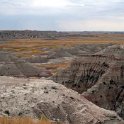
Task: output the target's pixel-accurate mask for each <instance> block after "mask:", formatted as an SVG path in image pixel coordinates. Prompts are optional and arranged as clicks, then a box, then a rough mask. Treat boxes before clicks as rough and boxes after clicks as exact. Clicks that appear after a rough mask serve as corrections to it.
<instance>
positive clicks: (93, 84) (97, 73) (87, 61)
mask: <svg viewBox="0 0 124 124" xmlns="http://www.w3.org/2000/svg"><path fill="white" fill-rule="evenodd" d="M123 55H124V49H123V47H122V46H118V45H116V46H115V45H114V46H111V47H108V48H107V49H105V50H102V51H101V52H99V54H98V53H97V54H95V55H85V56H84V55H83V56H82V57H79V58H77V59H75V60H74V61H73V62H72V64H71V65H70V67H68V68H67V69H66V70H62V71H60V72H59V73H58V74H57V75H55V76H54V77H53V80H54V81H55V82H58V83H61V84H64V85H65V86H66V87H68V88H71V89H74V90H76V91H78V92H79V93H81V94H82V93H83V96H85V97H86V98H87V99H88V100H90V101H92V102H93V103H95V104H96V105H98V106H100V107H102V108H105V109H110V110H114V111H116V112H117V113H118V114H119V115H120V116H121V117H122V118H124V57H123ZM84 92H85V93H84Z"/></svg>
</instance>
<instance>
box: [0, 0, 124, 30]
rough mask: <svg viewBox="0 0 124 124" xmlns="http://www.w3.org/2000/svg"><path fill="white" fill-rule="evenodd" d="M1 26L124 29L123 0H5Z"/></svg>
mask: <svg viewBox="0 0 124 124" xmlns="http://www.w3.org/2000/svg"><path fill="white" fill-rule="evenodd" d="M0 29H1V30H2V29H4V30H7V29H32V30H34V29H35V30H66V31H69V30H73V31H78V30H80V31H85V30H90V31H92V30H95V31H97V30H99V31H102V30H103V31H105V30H107V31H112V30H113V31H123V30H124V2H123V0H18V1H17V0H1V1H0Z"/></svg>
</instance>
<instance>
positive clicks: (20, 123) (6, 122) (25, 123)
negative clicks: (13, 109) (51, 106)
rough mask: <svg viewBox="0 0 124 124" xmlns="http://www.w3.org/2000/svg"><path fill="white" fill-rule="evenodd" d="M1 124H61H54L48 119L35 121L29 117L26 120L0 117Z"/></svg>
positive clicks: (54, 123)
mask: <svg viewBox="0 0 124 124" xmlns="http://www.w3.org/2000/svg"><path fill="white" fill-rule="evenodd" d="M0 124H60V123H59V122H58V123H57V122H52V121H50V120H48V119H41V120H34V119H31V118H28V117H24V118H19V117H18V118H10V117H0Z"/></svg>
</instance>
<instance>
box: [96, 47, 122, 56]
mask: <svg viewBox="0 0 124 124" xmlns="http://www.w3.org/2000/svg"><path fill="white" fill-rule="evenodd" d="M96 54H102V55H109V56H110V55H113V56H115V57H118V58H122V57H123V58H124V45H112V46H108V47H107V48H105V49H103V50H101V51H99V52H98V53H96Z"/></svg>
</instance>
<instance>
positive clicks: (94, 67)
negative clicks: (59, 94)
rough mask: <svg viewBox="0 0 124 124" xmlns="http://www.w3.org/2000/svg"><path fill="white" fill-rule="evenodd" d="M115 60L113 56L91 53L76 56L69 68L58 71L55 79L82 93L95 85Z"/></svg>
mask: <svg viewBox="0 0 124 124" xmlns="http://www.w3.org/2000/svg"><path fill="white" fill-rule="evenodd" d="M112 60H113V61H112ZM114 62H115V61H114V58H113V57H111V56H110V57H106V56H101V55H91V56H84V57H81V58H76V59H75V60H74V61H73V62H72V63H71V65H70V67H69V68H67V69H66V70H62V71H60V72H58V74H57V75H55V76H54V77H53V80H54V81H56V82H58V83H62V84H64V85H66V86H67V87H70V88H72V89H74V90H76V91H78V92H80V93H82V92H84V91H86V90H87V89H89V88H91V87H92V86H93V85H95V84H96V83H97V81H98V80H99V79H100V78H101V77H102V75H104V74H105V73H106V72H107V70H108V69H109V68H110V66H111V65H112V64H113V63H114Z"/></svg>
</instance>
